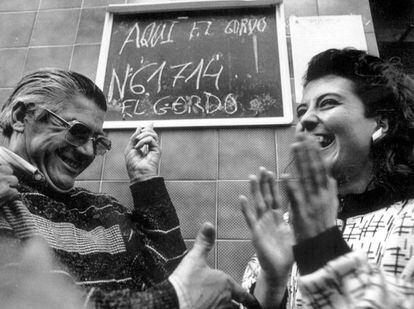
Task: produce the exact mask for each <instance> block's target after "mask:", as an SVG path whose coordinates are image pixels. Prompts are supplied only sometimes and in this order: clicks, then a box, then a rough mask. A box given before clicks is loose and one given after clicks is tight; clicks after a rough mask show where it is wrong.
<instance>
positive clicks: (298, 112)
mask: <svg viewBox="0 0 414 309" xmlns="http://www.w3.org/2000/svg"><path fill="white" fill-rule="evenodd" d="M307 110H308V109H307V108H306V107H304V106H303V107H298V108H297V109H296V115H297V117H298V118H300V117H302V116H303V115H305V113H306V111H307Z"/></svg>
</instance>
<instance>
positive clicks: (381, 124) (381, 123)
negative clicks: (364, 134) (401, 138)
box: [377, 117, 389, 134]
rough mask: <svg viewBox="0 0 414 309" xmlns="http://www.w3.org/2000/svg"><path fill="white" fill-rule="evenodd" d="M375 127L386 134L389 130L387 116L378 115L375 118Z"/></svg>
mask: <svg viewBox="0 0 414 309" xmlns="http://www.w3.org/2000/svg"><path fill="white" fill-rule="evenodd" d="M377 129H381V130H382V133H383V134H386V133H387V132H388V130H389V122H388V118H385V117H379V118H378V120H377Z"/></svg>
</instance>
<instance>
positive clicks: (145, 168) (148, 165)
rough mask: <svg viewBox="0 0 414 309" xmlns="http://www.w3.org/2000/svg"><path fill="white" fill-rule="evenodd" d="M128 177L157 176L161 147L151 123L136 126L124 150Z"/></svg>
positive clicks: (147, 177)
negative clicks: (144, 125) (145, 125)
mask: <svg viewBox="0 0 414 309" xmlns="http://www.w3.org/2000/svg"><path fill="white" fill-rule="evenodd" d="M124 154H125V162H126V168H127V171H128V176H129V179H130V180H131V181H132V180H140V181H143V180H147V179H150V178H153V177H156V176H158V164H159V162H160V158H161V149H160V146H159V145H158V135H157V133H156V132H155V131H154V128H153V125H152V124H150V125H148V126H147V127H143V128H141V127H138V128H137V129H136V130H135V132H134V133H133V134H132V135H131V137H130V139H129V141H128V144H127V146H126V148H125V151H124Z"/></svg>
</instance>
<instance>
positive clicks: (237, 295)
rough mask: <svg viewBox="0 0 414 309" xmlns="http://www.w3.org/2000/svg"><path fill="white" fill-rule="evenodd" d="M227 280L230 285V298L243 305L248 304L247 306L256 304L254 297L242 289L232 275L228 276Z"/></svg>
mask: <svg viewBox="0 0 414 309" xmlns="http://www.w3.org/2000/svg"><path fill="white" fill-rule="evenodd" d="M228 281H229V284H230V286H231V297H232V299H234V300H235V301H237V302H239V303H242V304H243V305H245V306H249V308H253V307H251V306H252V305H255V304H258V303H257V300H256V298H255V297H254V296H253V295H252V294H250V293H249V292H247V291H246V290H245V289H243V288H242V287H241V286H240V285H239V284H238V283H237V282H236V281H235V280H234V279H233V278H232V277H230V276H229V277H228ZM258 308H259V307H258Z"/></svg>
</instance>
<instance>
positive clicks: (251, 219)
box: [239, 195, 257, 229]
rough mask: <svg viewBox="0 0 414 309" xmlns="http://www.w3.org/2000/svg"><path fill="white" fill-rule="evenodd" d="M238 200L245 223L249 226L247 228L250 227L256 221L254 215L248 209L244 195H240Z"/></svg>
mask: <svg viewBox="0 0 414 309" xmlns="http://www.w3.org/2000/svg"><path fill="white" fill-rule="evenodd" d="M239 201H240V206H241V210H242V213H243V215H244V218H245V219H246V223H247V225H248V226H249V228H250V229H252V228H253V226H254V225H255V224H256V221H257V219H256V215H255V214H254V213H253V211H252V210H251V209H250V207H249V203H248V202H247V197H245V196H244V195H240V196H239Z"/></svg>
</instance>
